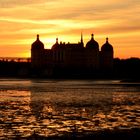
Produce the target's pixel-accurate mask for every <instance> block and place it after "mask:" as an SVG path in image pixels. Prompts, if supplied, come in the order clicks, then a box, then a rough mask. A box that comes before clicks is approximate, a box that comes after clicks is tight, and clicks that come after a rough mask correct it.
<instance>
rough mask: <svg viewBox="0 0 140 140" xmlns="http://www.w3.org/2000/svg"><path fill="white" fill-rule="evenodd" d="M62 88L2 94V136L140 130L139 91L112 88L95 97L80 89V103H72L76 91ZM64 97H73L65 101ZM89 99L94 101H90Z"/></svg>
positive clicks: (34, 89) (0, 99)
mask: <svg viewBox="0 0 140 140" xmlns="http://www.w3.org/2000/svg"><path fill="white" fill-rule="evenodd" d="M45 84H46V83H45ZM49 84H50V83H49ZM40 85H41V83H40ZM59 88H60V87H59ZM59 88H58V87H57V88H56V91H57V92H55V91H54V89H53V92H50V89H48V87H47V89H46V90H45V91H44V88H43V89H42V88H41V86H39V87H38V88H34V87H32V90H31V91H22V90H21V91H19V90H2V91H0V97H1V98H0V101H1V104H0V136H2V135H6V136H7V137H8V138H9V139H10V138H11V137H13V136H15V133H16V134H18V135H21V136H30V135H31V134H33V133H34V132H35V133H37V134H39V135H43V136H50V135H59V134H65V133H74V132H81V133H82V132H89V131H90V132H91V131H101V130H105V129H110V130H113V129H131V128H134V127H140V105H139V101H140V97H139V93H138V92H133V93H132V91H136V90H135V89H133V88H132V89H131V90H130V89H129V90H130V91H128V90H127V92H124V91H125V90H126V88H124V87H123V91H122V87H119V88H117V90H116V89H115V90H114V89H113V90H112V88H110V87H109V91H110V89H111V90H112V91H110V92H108V91H107V93H106V92H105V90H104V89H102V90H101V89H100V87H99V89H97V87H96V90H99V91H98V92H96V93H93V92H92V96H91V94H90V92H88V93H87V90H89V89H85V90H86V91H85V92H82V91H83V89H82V90H80V89H79V90H78V93H77V94H76V95H75V96H77V98H76V99H77V100H76V99H75V100H72V99H73V98H74V97H75V96H74V95H72V96H70V95H71V94H72V93H71V92H73V90H74V91H75V90H76V89H72V88H71V89H70V94H69V92H68V91H65V90H64V91H63V90H62V89H61V90H60V91H59ZM47 90H48V91H49V92H47ZM90 90H91V89H90ZM93 90H95V89H94V88H93ZM81 92H82V93H81ZM83 93H84V94H85V93H86V95H84V94H83ZM101 93H102V94H101ZM64 94H67V95H69V96H68V97H66V96H65V99H64ZM85 96H86V97H85ZM87 96H89V98H90V99H91V98H93V99H92V100H89V98H88V97H87ZM84 97H85V98H84ZM68 99H69V100H68ZM70 99H71V100H70ZM84 100H85V101H84ZM81 101H82V103H81ZM83 101H84V102H83ZM84 103H86V104H84Z"/></svg>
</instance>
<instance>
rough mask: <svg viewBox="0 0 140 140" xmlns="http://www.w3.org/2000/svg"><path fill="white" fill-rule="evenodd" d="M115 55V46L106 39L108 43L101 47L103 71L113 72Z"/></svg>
mask: <svg viewBox="0 0 140 140" xmlns="http://www.w3.org/2000/svg"><path fill="white" fill-rule="evenodd" d="M113 55H114V51H113V46H112V45H111V44H110V43H109V41H108V38H106V43H105V44H104V45H103V46H102V47H101V67H102V68H103V69H108V70H109V69H110V70H111V69H112V68H113Z"/></svg>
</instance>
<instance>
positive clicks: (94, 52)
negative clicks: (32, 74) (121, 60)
mask: <svg viewBox="0 0 140 140" xmlns="http://www.w3.org/2000/svg"><path fill="white" fill-rule="evenodd" d="M113 55H114V51H113V46H112V45H111V44H110V43H109V41H108V38H106V42H105V44H103V46H102V47H101V50H99V44H98V42H97V41H95V39H94V35H93V34H91V39H90V40H89V41H88V42H87V44H86V45H85V46H84V42H83V36H82V34H81V40H80V42H79V43H62V42H59V41H58V38H56V43H55V44H54V45H53V46H52V47H51V49H44V44H43V43H42V42H41V41H40V39H39V35H37V39H36V41H35V42H34V43H33V44H32V45H31V66H32V68H34V69H45V70H46V73H47V74H50V73H52V71H54V70H64V69H65V70H66V69H67V70H68V69H69V70H71V69H73V70H82V69H86V70H90V71H98V70H100V69H105V70H111V69H112V68H113Z"/></svg>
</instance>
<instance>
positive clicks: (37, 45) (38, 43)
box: [32, 35, 44, 49]
mask: <svg viewBox="0 0 140 140" xmlns="http://www.w3.org/2000/svg"><path fill="white" fill-rule="evenodd" d="M32 49H44V44H43V43H42V42H41V41H40V40H39V35H37V39H36V41H35V42H34V43H33V44H32Z"/></svg>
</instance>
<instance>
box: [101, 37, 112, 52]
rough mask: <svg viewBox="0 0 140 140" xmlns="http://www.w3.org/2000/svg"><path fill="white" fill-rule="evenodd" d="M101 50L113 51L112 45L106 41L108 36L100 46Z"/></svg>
mask: <svg viewBox="0 0 140 140" xmlns="http://www.w3.org/2000/svg"><path fill="white" fill-rule="evenodd" d="M101 51H113V46H112V45H111V44H110V43H109V42H108V38H106V43H105V44H104V45H103V46H102V48H101Z"/></svg>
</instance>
